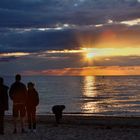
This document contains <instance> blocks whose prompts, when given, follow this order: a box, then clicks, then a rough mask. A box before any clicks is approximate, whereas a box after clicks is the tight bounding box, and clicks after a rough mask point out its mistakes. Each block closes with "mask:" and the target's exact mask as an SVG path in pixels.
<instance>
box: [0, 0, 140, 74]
mask: <svg viewBox="0 0 140 140" xmlns="http://www.w3.org/2000/svg"><path fill="white" fill-rule="evenodd" d="M16 73H21V74H24V75H59V76H62V75H69V76H72V75H77V76H87V75H140V0H12V1H11V0H1V1H0V75H14V74H16Z"/></svg>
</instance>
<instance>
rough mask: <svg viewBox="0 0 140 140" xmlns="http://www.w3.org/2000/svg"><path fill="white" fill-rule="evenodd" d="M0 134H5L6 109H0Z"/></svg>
mask: <svg viewBox="0 0 140 140" xmlns="http://www.w3.org/2000/svg"><path fill="white" fill-rule="evenodd" d="M0 134H1V135H3V134H4V111H3V110H0Z"/></svg>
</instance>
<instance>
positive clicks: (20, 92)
mask: <svg viewBox="0 0 140 140" xmlns="http://www.w3.org/2000/svg"><path fill="white" fill-rule="evenodd" d="M20 81H21V75H19V74H17V75H16V76H15V82H14V83H13V84H12V85H11V87H10V91H9V96H10V98H11V100H12V101H13V117H14V131H13V133H17V119H18V117H19V118H20V123H21V132H22V133H25V129H24V117H25V115H26V109H25V107H26V97H27V89H26V86H25V85H24V84H23V83H22V82H20Z"/></svg>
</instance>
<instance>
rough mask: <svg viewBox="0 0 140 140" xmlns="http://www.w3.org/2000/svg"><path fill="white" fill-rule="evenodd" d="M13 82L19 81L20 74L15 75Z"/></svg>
mask: <svg viewBox="0 0 140 140" xmlns="http://www.w3.org/2000/svg"><path fill="white" fill-rule="evenodd" d="M15 80H16V81H18V82H19V81H20V80H21V75H20V74H17V75H16V76H15Z"/></svg>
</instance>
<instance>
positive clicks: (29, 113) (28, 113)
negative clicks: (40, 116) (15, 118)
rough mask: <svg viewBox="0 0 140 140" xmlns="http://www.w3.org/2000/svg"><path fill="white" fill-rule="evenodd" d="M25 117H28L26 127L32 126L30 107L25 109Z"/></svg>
mask: <svg viewBox="0 0 140 140" xmlns="http://www.w3.org/2000/svg"><path fill="white" fill-rule="evenodd" d="M27 118H28V129H30V130H31V129H32V126H31V121H32V120H31V111H30V109H28V110H27Z"/></svg>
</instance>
